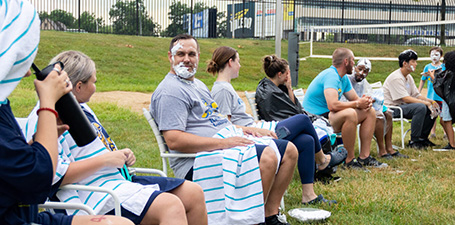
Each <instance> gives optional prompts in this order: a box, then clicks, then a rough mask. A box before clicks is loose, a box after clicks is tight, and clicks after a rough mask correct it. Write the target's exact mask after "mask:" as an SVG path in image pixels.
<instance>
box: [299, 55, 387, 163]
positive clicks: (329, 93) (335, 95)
mask: <svg viewBox="0 0 455 225" xmlns="http://www.w3.org/2000/svg"><path fill="white" fill-rule="evenodd" d="M354 66H355V62H354V53H352V51H351V50H350V49H347V48H337V49H335V51H334V52H333V54H332V66H331V67H329V68H328V69H326V70H324V71H322V72H321V73H320V74H319V75H317V76H316V77H315V78H314V80H313V81H312V82H311V83H310V85H309V86H308V90H307V92H306V94H305V97H304V99H303V108H304V109H305V110H306V111H307V112H309V113H312V114H316V115H321V116H323V117H325V118H328V119H329V121H330V124H331V125H332V127H333V130H334V131H335V132H337V133H338V132H341V136H342V139H343V143H344V147H345V148H346V150H347V151H348V156H347V158H346V166H347V167H351V168H355V169H365V168H364V166H373V167H377V168H381V167H387V166H388V165H387V164H386V163H381V162H379V161H377V160H376V159H375V158H373V157H371V155H370V145H371V140H372V139H373V131H374V127H375V124H376V114H375V111H374V109H373V108H372V107H371V106H372V103H373V100H372V98H371V97H369V96H361V97H359V96H357V94H356V93H355V91H354V89H352V85H351V82H350V81H349V79H348V77H347V76H346V74H352V71H353V69H354ZM342 95H344V96H345V97H346V99H348V100H349V101H348V102H342V101H340V98H341V96H342ZM357 124H360V131H359V133H360V144H361V147H360V154H359V157H358V158H357V159H356V158H355V151H354V146H355V139H356V128H357Z"/></svg>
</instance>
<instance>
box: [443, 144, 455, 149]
mask: <svg viewBox="0 0 455 225" xmlns="http://www.w3.org/2000/svg"><path fill="white" fill-rule="evenodd" d="M442 149H447V150H455V147H452V146H451V145H450V143H448V144H447V145H446V146H445V147H444V148H442Z"/></svg>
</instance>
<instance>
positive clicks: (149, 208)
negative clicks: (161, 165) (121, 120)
mask: <svg viewBox="0 0 455 225" xmlns="http://www.w3.org/2000/svg"><path fill="white" fill-rule="evenodd" d="M57 61H60V62H62V63H63V64H64V65H65V69H66V71H67V73H68V76H69V79H70V80H71V83H72V84H73V86H74V88H73V94H74V96H75V97H76V100H77V101H78V102H79V103H80V105H81V107H82V109H83V111H84V113H85V115H86V116H87V118H88V119H89V121H90V123H91V124H92V125H93V128H94V129H95V130H96V132H97V136H98V138H96V139H95V140H94V141H93V142H91V143H90V144H88V145H86V146H83V147H78V146H77V145H75V142H74V140H73V138H72V137H71V135H70V134H69V133H65V134H63V136H62V137H61V138H60V147H61V149H60V154H59V155H60V158H61V160H60V162H61V163H60V164H59V166H58V167H57V172H58V174H57V176H56V177H55V180H60V181H61V185H65V184H81V185H88V186H96V187H104V188H109V189H112V190H113V191H114V192H115V193H116V194H117V195H118V196H119V198H120V202H121V211H122V215H123V216H125V217H127V218H129V219H130V220H132V221H133V222H134V223H135V224H195V225H196V224H197V225H199V224H207V211H206V208H205V202H204V196H203V192H202V189H201V188H200V187H199V186H198V185H197V184H195V183H193V182H190V181H185V180H183V179H177V178H167V177H155V176H133V177H131V178H129V177H126V178H125V177H124V176H125V175H126V176H127V174H128V171H127V169H126V167H125V164H126V166H132V165H133V164H134V163H135V161H136V158H135V156H134V153H133V152H132V151H131V150H130V149H128V148H125V149H120V150H118V149H117V147H116V145H115V143H114V141H113V140H112V139H111V137H110V136H109V134H108V133H107V132H106V130H105V129H104V127H103V126H102V124H101V123H100V121H99V120H98V118H97V117H96V115H95V113H94V112H93V111H92V110H91V109H90V107H89V106H88V105H87V104H86V103H87V102H88V101H89V100H90V98H91V97H92V96H93V94H94V93H95V91H96V85H95V83H96V82H97V77H96V68H95V63H94V62H93V60H91V59H90V58H89V57H88V56H87V55H85V54H83V53H82V52H78V51H65V52H62V53H60V54H58V55H57V56H56V57H54V58H53V59H52V60H51V63H54V62H57ZM41 104H42V102H39V103H38V106H37V107H35V109H34V110H33V111H32V113H31V114H30V116H29V123H28V127H29V131H28V132H27V133H28V134H29V136H30V134H32V133H33V128H34V127H35V122H36V109H38V108H39V105H41ZM70 129H71V128H70ZM118 168H119V169H118ZM124 170H126V171H124ZM122 174H123V175H124V176H122ZM56 197H57V198H58V200H60V201H63V202H73V201H76V202H86V203H87V204H88V205H89V206H90V207H92V208H93V210H94V211H95V212H96V213H97V214H114V205H113V199H112V197H111V196H110V195H107V194H105V193H90V192H83V191H79V192H74V191H71V190H61V191H59V192H57V194H56ZM67 212H68V213H71V214H78V211H74V210H67Z"/></svg>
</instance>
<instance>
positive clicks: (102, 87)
mask: <svg viewBox="0 0 455 225" xmlns="http://www.w3.org/2000/svg"><path fill="white" fill-rule="evenodd" d="M169 41H170V39H168V38H151V37H136V36H116V35H104V34H75V33H63V32H52V31H43V32H42V33H41V42H40V46H39V52H38V56H37V58H36V60H35V62H36V63H37V65H38V66H39V67H44V66H45V65H46V64H47V63H48V62H49V61H50V59H51V58H52V57H53V56H55V55H56V54H57V53H59V52H61V51H64V50H70V49H72V50H79V51H82V52H84V53H86V54H87V55H89V56H90V57H91V58H92V59H93V60H94V61H95V62H96V64H97V77H98V83H97V88H98V91H113V90H123V91H138V92H152V91H153V90H154V89H155V88H156V86H157V85H158V84H159V82H160V81H161V79H162V78H163V77H164V75H165V74H166V73H167V72H168V71H169V62H168V61H167V49H168V47H169ZM199 43H200V45H201V50H202V54H201V60H200V65H199V73H198V75H197V77H198V78H200V79H201V80H202V81H203V82H205V83H206V84H207V85H208V86H209V88H210V87H211V86H212V83H213V81H214V80H215V79H214V77H212V76H211V75H209V74H207V73H205V72H204V70H205V67H206V61H207V60H208V59H209V58H210V56H211V55H210V54H211V52H212V51H213V50H214V49H215V48H216V47H218V46H221V45H228V46H232V47H234V48H236V49H238V51H239V53H240V57H241V65H242V68H241V71H240V77H239V78H237V79H235V80H234V81H233V85H234V87H235V88H236V89H237V90H248V91H253V90H255V88H256V85H257V83H258V81H259V80H260V79H261V78H262V77H264V73H263V71H261V58H262V57H263V56H264V55H266V54H271V53H273V52H274V41H272V40H268V41H267V40H266V41H260V40H252V39H245V40H240V39H236V40H231V39H201V40H199ZM127 45H131V46H132V48H131V47H128V46H127ZM316 46H317V47H316V48H315V49H316V50H315V54H331V53H332V52H333V50H334V49H335V48H337V47H348V48H350V49H352V50H353V51H354V54H355V55H356V56H365V57H367V56H369V54H370V53H371V52H375V56H378V55H381V56H386V57H397V55H398V54H399V53H400V52H401V51H403V50H405V49H408V48H409V46H394V45H391V46H388V45H372V44H327V43H317V44H316ZM282 47H283V48H282V52H283V57H285V58H287V55H286V54H287V42H286V41H283V46H282ZM308 47H309V46H308V45H305V44H304V45H300V56H301V57H303V56H305V55H308V53H309V49H308ZM412 48H413V49H415V50H416V51H417V52H418V53H419V54H420V55H421V56H423V57H427V55H428V49H429V47H414V46H413V47H412ZM454 49H455V48H444V50H445V52H447V51H450V50H454ZM372 63H373V65H372V67H373V68H372V72H371V73H370V75H369V77H368V80H369V81H370V82H376V81H384V80H385V78H386V77H387V75H388V74H390V73H391V72H392V71H393V70H395V69H397V68H398V63H397V62H387V61H373V62H372ZM427 63H429V62H419V65H418V67H417V70H416V71H422V70H423V67H424V65H425V64H427ZM330 64H331V61H330V60H328V59H313V58H311V59H307V60H305V61H301V63H300V71H299V87H303V88H306V87H307V86H308V84H309V83H310V81H311V80H312V79H313V78H314V77H315V76H316V75H317V74H318V73H319V72H321V71H322V70H324V69H326V68H327V67H329V66H330ZM414 79H415V80H416V82H418V81H419V73H418V72H416V73H414ZM36 99H37V98H36V94H35V91H34V89H33V78H25V79H24V80H23V81H22V82H21V83H20V84H19V87H18V88H17V89H16V90H15V91H14V92H13V94H12V95H11V96H10V100H11V101H12V107H13V111H14V112H15V115H16V116H18V117H25V116H27V114H28V112H30V110H31V109H32V108H33V106H34V105H35V103H36ZM90 106H91V107H92V109H93V110H94V111H95V112H96V113H97V116H98V117H99V118H100V120H101V121H102V123H103V124H104V126H105V128H106V129H107V130H108V132H109V133H110V134H111V136H112V137H113V138H114V140H115V141H116V143H117V145H118V146H119V147H120V148H126V147H129V148H131V149H132V150H133V151H134V152H135V154H136V157H137V159H138V162H137V164H136V166H138V167H153V168H161V159H160V157H159V153H158V147H157V144H156V142H155V139H154V138H153V137H152V136H153V133H152V131H151V129H150V127H149V126H148V124H147V122H146V120H145V118H143V116H142V115H139V114H137V113H135V112H132V111H130V110H128V109H125V108H119V107H117V106H116V105H115V104H111V103H96V104H93V103H92V104H90ZM407 126H408V127H409V125H407ZM394 128H395V129H394V138H393V140H394V144H395V145H401V143H400V134H399V127H398V124H396V125H395V127H394ZM437 128H438V129H437V136H438V138H437V139H435V140H434V142H435V143H436V144H438V145H445V144H446V143H447V141H445V140H443V139H442V136H443V131H442V127H441V126H440V125H438V127H437ZM407 139H409V135H408V137H407V138H406V140H407ZM371 152H372V155H373V156H374V157H376V155H377V151H376V146H375V144H374V142H373V144H372V151H371ZM401 152H402V153H404V154H407V155H409V156H410V159H401V160H392V161H387V163H388V164H389V167H388V168H386V169H371V172H370V173H366V172H360V171H353V170H343V169H339V170H338V172H337V174H336V175H337V176H340V177H342V180H341V181H339V182H336V183H333V184H328V185H323V184H321V183H316V184H315V191H316V193H317V194H324V196H325V197H326V198H328V199H335V200H337V201H338V204H337V205H336V206H328V205H320V206H317V207H319V208H323V209H326V210H329V211H331V212H332V216H331V217H330V218H329V220H327V221H326V222H327V223H329V224H455V203H454V201H453V199H455V188H454V187H453V186H452V182H453V181H454V180H455V173H454V171H455V153H454V152H433V151H431V150H424V151H417V150H413V149H408V148H406V149H404V150H401ZM300 198H301V185H300V181H299V178H298V174H297V171H296V173H295V174H294V179H293V181H292V183H291V186H290V188H289V189H288V192H287V195H286V197H285V200H286V210H289V209H291V208H299V207H302V206H301V205H300V204H299V202H300ZM288 219H289V221H290V222H291V224H298V222H296V221H295V220H293V219H292V218H289V217H288Z"/></svg>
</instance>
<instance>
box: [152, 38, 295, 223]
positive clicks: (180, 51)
mask: <svg viewBox="0 0 455 225" xmlns="http://www.w3.org/2000/svg"><path fill="white" fill-rule="evenodd" d="M199 56H200V50H199V44H198V43H197V40H196V39H195V38H194V37H192V36H191V35H188V34H180V35H177V36H176V37H174V38H173V39H172V41H171V43H170V46H169V52H168V59H169V63H170V67H171V68H170V71H169V73H168V74H167V75H166V76H165V78H164V79H163V80H162V81H161V83H160V84H159V85H158V87H157V88H156V89H155V91H154V92H153V95H152V98H151V104H150V113H151V114H152V116H153V118H154V119H155V122H156V123H157V124H158V127H159V129H160V131H161V132H162V133H163V137H164V139H165V140H166V143H167V145H168V147H169V149H170V152H172V153H200V152H207V151H209V152H210V153H205V156H207V155H221V154H222V156H226V155H229V154H231V153H232V152H238V151H242V150H238V149H240V148H248V149H252V150H251V151H248V150H246V151H244V152H245V153H247V154H252V156H251V158H248V159H245V160H244V161H241V163H240V164H237V163H236V164H235V167H236V169H237V170H240V169H243V168H244V167H243V165H244V164H248V163H251V164H255V165H252V167H253V166H254V169H252V170H249V171H248V172H247V173H244V174H241V175H239V177H238V179H236V180H235V183H236V185H240V186H242V188H241V189H237V188H236V189H231V188H229V187H230V186H226V185H224V184H223V183H224V182H226V183H227V184H232V183H229V180H228V181H226V180H225V178H226V177H228V176H227V174H222V175H220V177H222V180H221V182H220V180H217V179H215V178H216V177H217V176H212V174H210V173H215V172H218V171H221V170H220V168H219V165H221V164H222V166H223V168H221V169H223V171H224V169H225V167H224V166H225V161H223V162H222V163H220V164H218V165H212V164H211V165H210V166H204V167H196V165H197V163H198V161H200V159H201V158H202V160H203V159H204V157H205V156H204V154H202V156H201V154H198V155H197V156H196V158H183V157H180V158H170V159H169V163H170V165H171V168H172V170H173V171H174V174H175V176H176V177H178V178H185V179H188V180H193V178H194V181H195V182H200V183H198V184H200V185H201V186H202V185H204V184H207V185H212V186H214V187H215V188H211V189H210V188H209V189H204V187H203V189H204V194H205V197H206V205H207V211H208V219H209V224H212V223H214V224H257V223H261V222H264V221H265V222H266V223H265V224H267V225H269V224H277V225H280V224H283V225H285V224H287V223H285V222H281V221H279V215H278V214H279V205H280V200H281V198H282V197H283V195H284V192H285V190H286V189H287V187H288V185H289V183H290V181H291V179H292V175H293V172H294V170H295V165H296V163H297V158H298V151H297V148H296V147H295V145H294V144H292V143H291V142H288V141H286V140H281V139H280V140H278V139H272V138H270V137H269V139H268V140H269V141H270V142H268V143H267V144H262V143H259V141H258V140H257V139H255V140H254V141H253V139H254V138H258V137H262V138H264V139H265V137H264V136H271V137H273V138H277V137H276V134H275V133H274V132H271V131H269V130H266V129H258V128H254V127H242V126H236V127H233V125H232V123H231V122H230V121H229V120H228V118H227V116H225V115H222V114H220V112H219V110H218V105H217V104H216V102H215V100H214V99H213V97H212V96H211V93H210V91H209V90H208V88H207V86H206V85H205V84H204V83H203V82H202V81H200V80H199V79H197V78H195V74H196V70H197V67H198V63H199ZM237 130H239V132H238V133H237ZM228 131H229V132H228ZM220 132H224V133H220ZM234 132H235V134H233V133H234ZM216 137H221V138H216ZM251 137H254V138H251ZM253 144H254V146H253ZM270 144H271V145H270ZM253 147H254V148H253ZM232 148H235V149H234V150H233V149H232ZM254 149H255V150H256V151H253V150H254ZM214 150H223V151H221V152H215V153H213V151H214ZM245 156H246V155H245ZM228 158H229V157H228ZM229 159H232V158H229ZM237 159H238V157H237V158H234V159H232V160H234V161H235V160H237ZM250 159H251V160H250ZM256 160H257V161H256ZM206 162H207V161H206ZM239 162H240V161H239ZM209 163H210V162H209ZM226 164H228V163H226ZM207 168H210V169H207ZM231 169H232V168H231ZM201 171H203V172H201ZM228 171H229V172H233V171H232V170H228ZM258 171H259V173H257V172H258ZM201 173H205V174H204V175H206V174H207V173H209V174H210V175H208V176H210V177H206V178H204V179H198V175H199V174H201ZM234 173H235V172H234ZM228 174H230V173H228ZM251 174H254V175H257V176H259V177H256V176H254V177H253V176H250V175H251ZM234 177H236V176H234ZM243 177H251V178H254V180H249V179H244V178H243ZM228 178H229V177H228ZM233 179H235V178H233ZM241 179H242V180H241ZM207 180H209V181H210V184H208V183H209V182H204V181H207ZM256 181H260V182H256ZM237 182H239V183H237ZM242 183H244V185H242ZM257 184H258V186H259V187H258V189H261V190H258V191H257V192H256V191H255V193H254V194H252V195H244V196H247V197H245V199H247V201H245V199H243V200H242V198H230V200H227V201H225V200H224V199H225V198H224V197H225V196H227V197H230V195H229V194H236V193H232V192H229V191H230V190H234V191H235V192H237V193H239V194H237V195H239V196H240V195H241V194H240V193H246V192H245V191H249V190H252V189H253V188H252V187H254V188H256V187H257V186H256V185H257ZM220 186H221V187H220ZM224 186H226V188H225V187H224ZM217 190H222V191H224V192H225V193H223V196H222V197H221V198H217V199H215V200H216V201H211V200H210V199H213V198H212V195H213V193H215V194H216V193H218V191H217ZM255 190H257V189H255ZM228 192H229V193H228ZM227 193H228V194H227ZM242 196H243V195H242ZM208 198H209V199H208ZM239 200H241V201H242V202H239ZM256 201H258V203H259V204H256V203H255V202H256ZM213 202H216V204H213ZM231 203H233V204H240V205H241V207H240V208H242V210H240V211H239V214H236V215H238V216H240V217H247V218H245V220H243V221H242V223H240V222H236V223H233V222H230V223H229V222H226V221H228V220H229V221H230V220H236V219H237V218H233V217H232V216H230V215H233V214H235V213H232V212H231V211H229V209H230V208H228V207H230V206H231V205H230V204H231ZM252 203H254V204H253V205H251V204H252ZM220 204H223V206H224V204H225V205H226V207H222V208H223V210H219V211H216V210H214V209H215V208H216V209H218V205H220ZM250 206H251V207H250ZM224 209H226V210H224ZM236 209H238V208H236ZM256 209H257V210H256ZM251 211H254V213H250V212H251ZM241 214H243V215H241ZM218 215H226V216H218ZM264 217H265V218H264ZM213 218H220V220H226V221H213ZM246 222H248V223H246Z"/></svg>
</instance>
